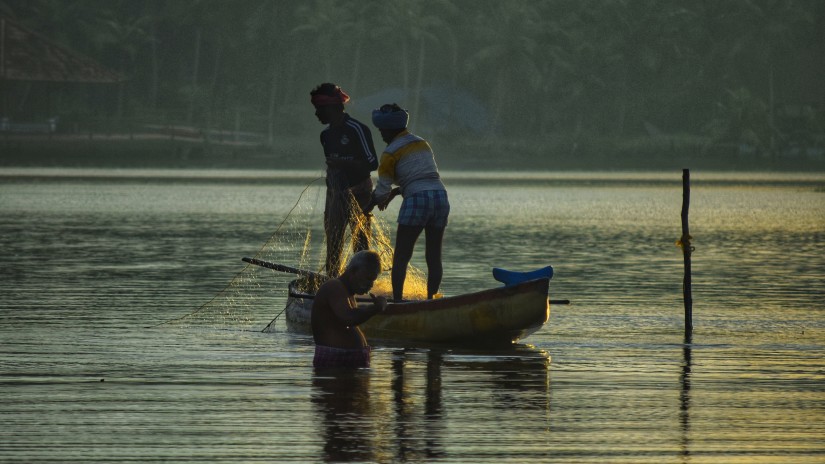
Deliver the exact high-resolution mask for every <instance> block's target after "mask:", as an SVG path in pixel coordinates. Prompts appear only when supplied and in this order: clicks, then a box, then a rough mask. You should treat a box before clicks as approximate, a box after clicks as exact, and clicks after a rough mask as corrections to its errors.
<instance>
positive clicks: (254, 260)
mask: <svg viewBox="0 0 825 464" xmlns="http://www.w3.org/2000/svg"><path fill="white" fill-rule="evenodd" d="M241 259H242V260H243V261H245V262H247V263H249V264H254V265H256V266H261V267H265V268H267V269H272V270H275V271H281V272H288V273H290V274H297V275H300V276H304V277H311V278H313V279H316V280H320V281H322V282H323V281H326V280H329V279H330V278H329V276H326V275H324V274H319V273H317V272H312V271H307V270H305V269H298V268H295V267H291V266H286V265H283V264H278V263H270V262H269V261H264V260H262V259H257V258H241Z"/></svg>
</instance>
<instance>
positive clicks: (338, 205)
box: [324, 189, 348, 277]
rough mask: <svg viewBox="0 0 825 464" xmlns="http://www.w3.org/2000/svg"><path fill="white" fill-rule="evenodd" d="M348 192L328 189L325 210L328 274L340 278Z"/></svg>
mask: <svg viewBox="0 0 825 464" xmlns="http://www.w3.org/2000/svg"><path fill="white" fill-rule="evenodd" d="M344 195H347V196H348V194H346V192H338V191H335V190H332V189H327V198H326V207H325V209H324V232H325V234H326V240H327V260H326V268H327V274H328V275H329V276H330V277H338V275H339V274H340V273H341V254H342V253H343V251H344V232H345V231H346V227H347V217H346V216H347V211H346V203H345V201H346V200H347V198H345V197H344Z"/></svg>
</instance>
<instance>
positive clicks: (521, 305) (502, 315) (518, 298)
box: [285, 278, 550, 345]
mask: <svg viewBox="0 0 825 464" xmlns="http://www.w3.org/2000/svg"><path fill="white" fill-rule="evenodd" d="M294 284H295V282H293V283H292V284H290V286H289V299H288V300H287V306H286V309H285V316H286V325H287V329H288V330H289V331H291V332H296V333H303V334H312V326H311V323H310V317H311V311H312V298H313V295H311V294H306V293H300V292H298V291H297V290H296V289H295V288H294ZM549 284H550V279H549V278H540V279H534V280H529V281H526V282H521V283H518V284H515V285H508V286H504V287H498V288H492V289H488V290H483V291H480V292H476V293H467V294H463V295H457V296H452V297H445V298H439V299H434V300H415V301H405V302H402V303H390V304H389V305H388V306H387V310H386V311H384V312H383V313H381V314H378V315H376V316H373V317H372V318H370V319H369V320H368V321H367V322H365V323H364V324H362V325H361V330H363V331H364V334H365V335H366V337H367V340H368V341H369V342H370V343H373V342H374V341H386V342H391V343H394V342H409V343H414V344H439V345H442V344H447V345H479V344H481V345H494V344H509V343H513V342H516V341H518V340H521V339H524V338H525V337H527V336H528V335H530V334H532V333H533V332H535V331H537V330H538V329H540V328H541V327H542V326H543V325H544V324H545V323H546V322H547V320H548V318H549V317H550V304H549V300H548V298H547V291H548V287H549Z"/></svg>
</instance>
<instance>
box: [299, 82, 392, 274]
mask: <svg viewBox="0 0 825 464" xmlns="http://www.w3.org/2000/svg"><path fill="white" fill-rule="evenodd" d="M310 96H311V101H312V104H313V105H314V106H315V116H316V117H317V118H318V120H319V121H320V122H321V123H322V124H327V125H328V126H327V128H326V129H324V130H323V131H322V132H321V145H322V146H323V148H324V156H326V163H327V195H326V206H325V209H324V231H325V233H326V240H327V259H326V269H327V274H329V275H330V276H332V277H335V276H337V275H338V274H339V273H340V272H341V255H342V253H343V249H344V235H345V233H346V228H347V226H349V227H350V229H351V231H352V238H353V251H360V250H366V249H368V248H369V239H370V227H371V226H370V218H369V216H368V215H366V214H364V210H365V209H366V208H367V207H368V205H369V202H370V198H371V196H370V194H371V192H372V179H370V172H372V171H374V170H375V169H376V168H377V167H378V158H377V156H376V155H375V146H374V145H373V143H372V133H371V132H370V130H369V128H368V127H367V126H366V125H364V124H362V123H361V122H359V121H357V120H356V119H354V118H352V117H351V116H350V115H349V114H347V113H346V112H345V111H344V104H345V103H347V102H348V101H349V99H350V98H349V95H347V94H346V93H344V91H343V90H341V88H340V87H338V86H337V85H335V84H331V83H325V84H321V85H319V86H318V87H316V88H315V89H313V90H312V92H310Z"/></svg>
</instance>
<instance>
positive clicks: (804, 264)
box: [0, 169, 825, 463]
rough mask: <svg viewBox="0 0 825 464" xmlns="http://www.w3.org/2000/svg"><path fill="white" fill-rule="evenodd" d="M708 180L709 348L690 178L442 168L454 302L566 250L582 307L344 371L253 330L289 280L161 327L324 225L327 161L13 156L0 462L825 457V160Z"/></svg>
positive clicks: (696, 191) (559, 281) (0, 243)
mask: <svg viewBox="0 0 825 464" xmlns="http://www.w3.org/2000/svg"><path fill="white" fill-rule="evenodd" d="M692 174H693V175H692V177H693V189H692V200H691V232H692V235H693V237H694V240H693V244H694V245H695V246H696V251H695V253H694V255H693V294H694V326H695V331H694V334H693V337H692V340H691V341H690V343H685V338H684V321H683V308H682V285H681V283H682V272H683V271H682V254H681V250H680V249H679V248H678V247H676V246H675V241H676V240H677V239H678V238H679V236H680V234H681V226H680V223H679V213H680V208H681V198H682V191H681V173H680V172H676V173H507V174H490V173H450V172H445V173H444V178H445V182H446V183H447V186H448V188H449V194H450V200H451V203H452V206H453V209H452V211H453V212H452V215H451V222H450V226H449V228H448V231H447V235H446V237H445V277H444V282H443V285H442V291H443V293H445V294H447V295H450V294H457V293H463V292H468V291H474V290H478V289H481V288H485V287H489V286H492V285H495V283H494V282H493V281H492V278H491V275H490V268H491V267H492V266H501V267H509V268H512V269H514V270H529V269H533V268H537V267H540V266H544V265H546V264H552V265H553V266H554V267H555V270H556V275H555V277H554V279H553V281H552V282H551V297H552V298H560V299H561V298H566V299H570V300H572V301H573V304H572V305H570V306H554V307H553V308H552V310H551V316H550V321H549V323H548V324H547V325H546V326H545V327H544V328H542V329H541V330H540V331H539V332H537V333H536V334H534V335H532V336H531V337H529V338H528V339H526V340H525V341H524V342H523V343H522V344H519V345H517V346H515V347H514V348H513V349H510V350H496V351H485V350H428V349H424V348H410V349H404V348H402V347H383V346H378V347H376V350H375V352H374V357H373V367H372V368H371V369H369V370H362V371H358V372H355V373H352V374H351V375H346V376H343V377H341V378H336V377H330V376H320V375H316V374H315V373H314V372H313V370H312V368H311V359H312V350H313V345H312V340H311V339H310V338H309V337H305V336H300V335H294V334H289V333H286V332H285V328H284V326H283V323H282V322H281V321H279V322H277V323H276V329H277V330H276V332H275V333H261V332H260V330H261V329H262V328H263V327H264V326H266V324H268V323H269V322H270V320H271V319H272V318H273V317H274V316H275V314H277V312H279V311H280V309H281V308H282V307H283V296H284V292H283V289H284V286H285V284H286V282H287V281H288V280H289V278H290V276H288V275H287V276H284V275H278V274H277V273H272V272H269V271H267V272H266V273H261V274H260V276H259V277H257V280H256V281H255V282H254V283H255V285H254V286H252V287H251V288H253V291H252V295H251V296H250V295H247V296H243V295H239V296H238V297H239V298H241V297H242V298H243V301H241V302H240V303H239V304H238V305H237V306H228V307H226V308H225V311H221V310H220V308H221V307H222V306H221V305H220V304H217V305H213V306H212V307H209V308H208V309H207V310H204V311H202V312H201V313H198V314H197V315H198V317H191V318H184V319H183V320H184V321H192V322H191V323H180V322H175V323H164V322H165V321H169V320H171V319H175V318H180V317H182V316H186V315H188V314H191V313H193V312H194V311H196V310H197V309H198V308H199V307H201V306H202V305H203V304H204V303H207V302H209V301H210V300H211V299H212V298H214V297H216V295H220V294H222V293H221V292H223V291H224V290H225V289H226V288H227V285H228V283H229V282H230V281H232V279H233V278H234V277H235V276H236V275H238V274H239V273H240V272H241V271H242V270H243V269H244V263H242V262H241V261H240V258H241V257H242V256H249V255H254V254H255V253H256V252H258V251H259V249H260V247H261V246H262V244H264V243H265V242H266V241H267V240H268V239H270V236H271V235H272V234H273V232H274V231H275V230H276V229H277V228H278V227H279V225H280V224H281V223H282V222H283V221H284V218H285V217H287V216H288V215H289V217H290V219H289V220H288V221H287V223H286V225H287V226H288V227H296V226H304V227H309V228H312V229H313V230H314V237H315V238H314V240H317V239H318V237H320V236H321V229H320V221H321V214H322V211H323V205H322V195H319V191H320V190H319V189H317V188H314V187H310V189H308V190H306V191H305V192H304V193H303V194H302V192H303V191H304V187H305V186H306V185H307V184H310V183H311V182H312V181H314V180H316V179H317V178H318V177H319V175H320V174H319V173H315V172H249V171H240V172H229V173H225V172H214V171H173V170H168V171H130V170H60V171H52V170H41V169H35V170H19V169H16V170H11V169H5V170H1V171H0V215H2V221H0V250H2V252H3V253H2V258H0V263H2V266H0V295H2V296H0V322H1V323H0V340H2V342H0V415H2V418H3V425H2V429H0V461H14V462H149V461H155V462H156V461H169V462H324V461H372V462H405V461H406V462H527V461H529V462H559V463H574V462H593V463H596V462H598V463H611V462H623V463H644V462H650V463H668V462H673V463H719V462H782V463H786V462H788V463H820V462H823V461H824V460H825V444H823V441H822V437H823V436H825V422H824V420H825V361H823V359H825V330H823V325H825V323H824V322H823V321H825V318H823V315H824V312H825V177H823V176H821V175H817V174H720V173H702V172H694V173H692ZM312 185H320V183H318V182H316V183H315V184H312ZM299 197H300V198H301V203H302V208H300V209H297V210H292V208H293V207H294V206H295V204H296V202H298V199H299ZM397 206H398V203H395V204H394V205H393V206H391V207H390V208H389V210H388V211H386V212H383V213H379V215H380V217H382V218H383V219H385V220H386V221H387V222H389V223H390V224H391V223H392V222H393V221H394V214H395V212H397ZM291 210H292V213H291V214H290V211H291ZM283 230H286V229H283ZM419 245H421V244H419ZM422 252H423V246H419V249H418V250H417V252H416V255H415V257H414V259H413V263H414V264H416V265H418V266H419V267H422V268H424V267H425V266H424V263H423V256H422V254H423V253H422ZM285 264H294V263H285ZM242 288H246V287H242ZM215 308H218V310H216V309H215Z"/></svg>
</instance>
